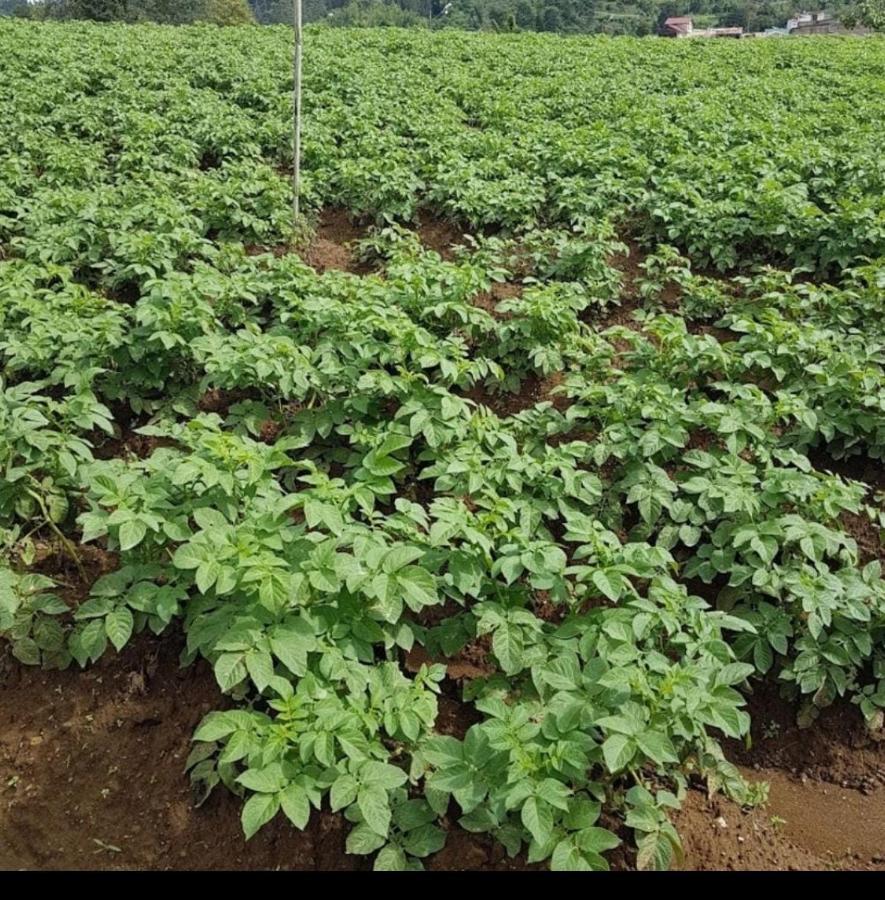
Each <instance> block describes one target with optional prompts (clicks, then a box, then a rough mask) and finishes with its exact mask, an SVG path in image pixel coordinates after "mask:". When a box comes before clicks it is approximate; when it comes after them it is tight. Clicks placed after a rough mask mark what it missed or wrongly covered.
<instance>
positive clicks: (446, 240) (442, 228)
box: [416, 211, 465, 262]
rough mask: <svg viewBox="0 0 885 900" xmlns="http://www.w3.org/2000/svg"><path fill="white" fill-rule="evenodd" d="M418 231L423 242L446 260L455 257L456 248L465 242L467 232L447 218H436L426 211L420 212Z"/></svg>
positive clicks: (448, 260) (449, 260)
mask: <svg viewBox="0 0 885 900" xmlns="http://www.w3.org/2000/svg"><path fill="white" fill-rule="evenodd" d="M416 231H417V232H418V237H419V238H421V243H422V244H424V246H425V247H426V248H427V249H428V250H434V251H435V252H437V253H438V254H439V255H440V256H441V257H442V258H443V259H444V260H446V262H451V261H452V260H453V259H454V258H455V249H456V248H457V247H459V246H461V245H462V244H463V243H464V234H465V232H464V231H463V230H462V229H461V228H459V227H458V226H457V225H455V224H454V223H453V222H449V221H447V220H445V219H437V218H434V217H433V215H432V214H431V213H428V212H426V211H422V212H420V213H419V214H418V225H417V228H416Z"/></svg>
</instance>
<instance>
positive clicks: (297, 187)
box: [292, 0, 302, 228]
mask: <svg viewBox="0 0 885 900" xmlns="http://www.w3.org/2000/svg"><path fill="white" fill-rule="evenodd" d="M294 24H295V59H294V68H295V79H294V86H293V94H294V98H295V123H294V124H295V137H294V140H293V142H292V143H293V151H294V155H295V168H294V171H293V175H292V191H293V194H294V199H293V202H292V213H293V215H294V217H295V221H294V222H293V225H294V227H295V228H297V227H298V220H299V219H300V218H301V49H302V48H301V0H295V22H294Z"/></svg>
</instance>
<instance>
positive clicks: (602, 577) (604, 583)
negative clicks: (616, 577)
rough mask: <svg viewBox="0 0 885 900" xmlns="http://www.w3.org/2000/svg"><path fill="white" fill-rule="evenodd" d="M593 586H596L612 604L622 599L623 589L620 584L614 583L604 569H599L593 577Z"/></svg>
mask: <svg viewBox="0 0 885 900" xmlns="http://www.w3.org/2000/svg"><path fill="white" fill-rule="evenodd" d="M591 579H592V581H593V584H594V585H595V586H596V589H597V590H598V591H599V592H600V593H601V594H603V595H604V596H606V597H608V599H609V600H611V601H612V603H617V602H618V600H620V599H621V588H620V584H619V583H616V582H614V581H612V579H611V578H609V576H608V575H606V573H605V572H603V571H602V569H597V570H596V571H595V572H594V573H593V575H592V576H591Z"/></svg>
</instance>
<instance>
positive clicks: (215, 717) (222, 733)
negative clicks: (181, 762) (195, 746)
mask: <svg viewBox="0 0 885 900" xmlns="http://www.w3.org/2000/svg"><path fill="white" fill-rule="evenodd" d="M236 730H237V726H236V724H235V723H234V722H232V721H231V720H230V718H228V716H227V714H226V713H223V712H211V713H209V714H208V715H207V716H206V717H205V718H204V719H203V721H202V722H200V724H199V726H198V727H197V730H196V731H195V732H194V736H193V738H192V740H194V741H220V740H221V739H222V738H225V737H227V736H228V735H229V734H231V733H232V732H234V731H236Z"/></svg>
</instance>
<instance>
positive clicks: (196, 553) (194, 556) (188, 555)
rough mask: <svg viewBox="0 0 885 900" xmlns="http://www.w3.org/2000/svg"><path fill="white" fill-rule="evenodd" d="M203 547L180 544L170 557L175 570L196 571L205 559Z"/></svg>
mask: <svg viewBox="0 0 885 900" xmlns="http://www.w3.org/2000/svg"><path fill="white" fill-rule="evenodd" d="M205 554H206V551H205V548H204V547H201V546H199V545H197V544H182V546H180V547H179V548H178V549H177V550H176V551H175V553H174V554H173V556H172V564H173V565H174V566H175V568H176V569H197V568H199V567H200V565H201V564H202V562H203V560H204V559H205V558H206V556H205Z"/></svg>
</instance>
